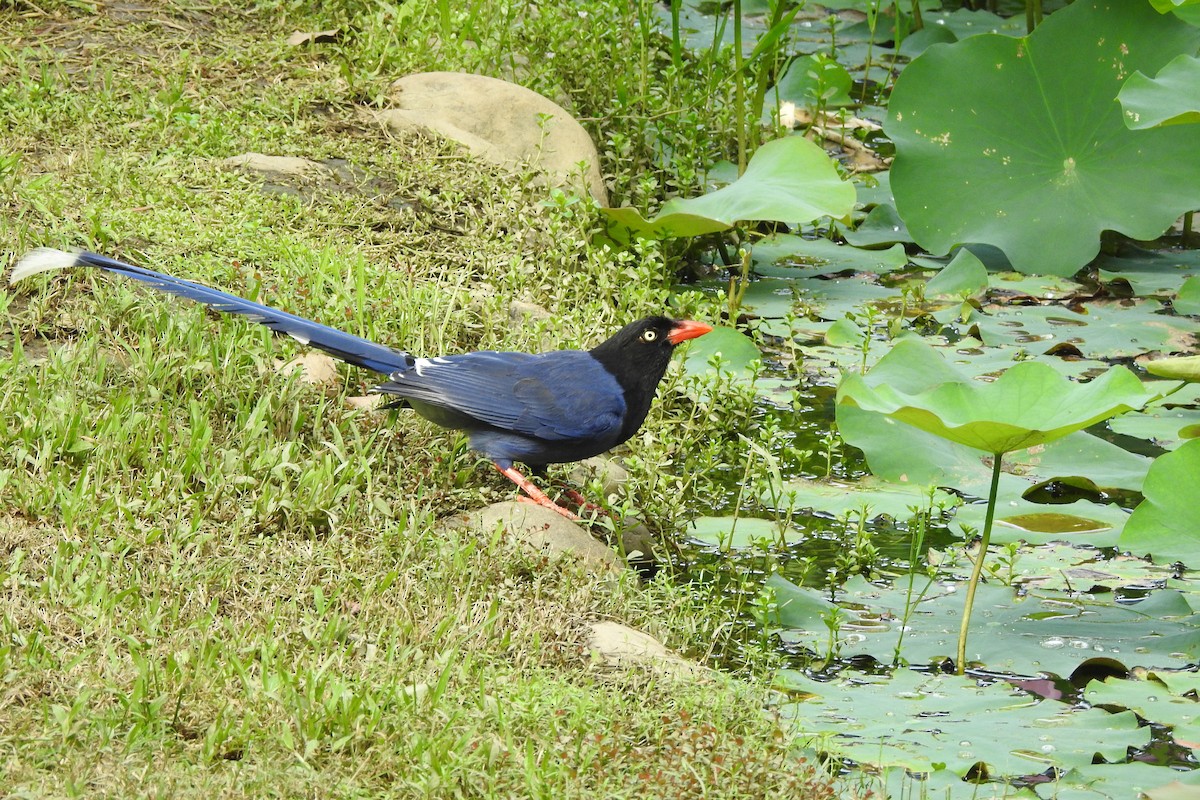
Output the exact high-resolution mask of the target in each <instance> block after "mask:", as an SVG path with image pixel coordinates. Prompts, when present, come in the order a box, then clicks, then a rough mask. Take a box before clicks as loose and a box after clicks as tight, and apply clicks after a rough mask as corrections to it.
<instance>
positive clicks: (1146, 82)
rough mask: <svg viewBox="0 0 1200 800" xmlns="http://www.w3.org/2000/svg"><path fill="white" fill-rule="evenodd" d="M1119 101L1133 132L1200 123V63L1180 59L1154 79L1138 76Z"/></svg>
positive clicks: (1187, 58) (1198, 61)
mask: <svg viewBox="0 0 1200 800" xmlns="http://www.w3.org/2000/svg"><path fill="white" fill-rule="evenodd" d="M1117 99H1118V100H1119V101H1120V102H1121V109H1122V110H1123V111H1124V112H1125V124H1126V125H1127V126H1128V127H1129V128H1130V129H1132V130H1143V129H1145V128H1156V127H1160V126H1163V125H1183V124H1194V123H1197V122H1200V60H1198V59H1196V58H1194V57H1192V56H1189V55H1181V56H1177V57H1176V58H1175V59H1174V60H1172V61H1171V63H1169V64H1167V65H1166V66H1165V67H1163V68H1162V70H1160V71H1159V73H1158V74H1157V75H1155V76H1154V77H1153V78H1147V77H1146V76H1145V75H1143V74H1142V73H1141V72H1140V71H1138V72H1135V73H1133V74H1132V75H1130V76H1129V80H1127V81H1125V85H1124V86H1123V87H1121V93H1120V94H1118V95H1117Z"/></svg>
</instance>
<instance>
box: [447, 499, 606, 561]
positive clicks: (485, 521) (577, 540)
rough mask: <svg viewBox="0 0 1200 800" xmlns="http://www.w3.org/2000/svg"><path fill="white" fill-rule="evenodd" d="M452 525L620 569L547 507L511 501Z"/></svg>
mask: <svg viewBox="0 0 1200 800" xmlns="http://www.w3.org/2000/svg"><path fill="white" fill-rule="evenodd" d="M449 524H451V525H454V526H456V527H467V528H473V529H475V530H479V531H483V532H485V533H489V534H490V533H491V532H492V531H494V530H495V529H496V527H497V526H499V525H503V526H504V530H505V531H507V532H508V533H509V534H510V535H512V536H514V537H516V538H517V539H518V540H519V541H521V542H524V543H525V544H527V545H528V546H530V547H532V548H534V549H537V550H541V551H543V552H546V553H548V554H549V555H552V556H566V555H569V556H573V557H575V558H577V559H579V560H581V561H584V562H586V563H588V564H590V565H592V566H595V567H597V568H599V569H602V570H605V571H608V570H620V569H623V568H624V565H623V564H622V562H621V559H620V558H619V557H618V556H617V554H616V553H614V552H613V551H612V550H611V549H610V548H608V547H605V546H604V545H603V544H601V543H600V542H598V541H596V540H595V539H593V538H592V536H591V534H589V533H588V532H587V531H585V530H584V529H583V528H581V527H580V526H579V525H577V524H575V523H574V522H571V521H570V520H569V519H567V518H566V517H564V516H562V515H561V514H559V513H557V512H555V511H551V510H550V509H548V508H542V507H541V506H538V505H534V504H533V503H522V502H518V501H516V500H508V501H505V502H503V503H493V504H492V505H490V506H487V507H486V508H481V509H479V510H478V511H472V512H470V513H468V514H463V515H461V516H460V517H458V518H456V519H454V520H451V521H450V523H449Z"/></svg>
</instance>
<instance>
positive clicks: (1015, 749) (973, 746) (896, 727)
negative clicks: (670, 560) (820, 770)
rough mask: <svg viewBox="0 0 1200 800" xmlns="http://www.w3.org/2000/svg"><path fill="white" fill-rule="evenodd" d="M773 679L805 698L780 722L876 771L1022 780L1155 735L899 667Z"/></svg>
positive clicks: (1004, 690)
mask: <svg viewBox="0 0 1200 800" xmlns="http://www.w3.org/2000/svg"><path fill="white" fill-rule="evenodd" d="M777 682H778V684H779V686H780V687H781V688H782V689H784V690H785V691H790V692H794V693H797V694H800V695H803V696H805V699H801V700H799V701H797V702H795V703H791V704H788V705H786V706H784V707H782V708H781V709H780V711H781V715H782V716H783V717H784V718H789V719H793V720H795V721H796V722H797V723H798V726H799V727H800V728H801V729H802V730H803V732H804V733H807V734H810V735H811V734H814V733H823V734H825V737H824V738H823V739H822V742H821V748H822V749H823V750H825V751H826V752H828V753H830V754H832V755H835V756H841V757H844V758H849V759H852V760H854V761H855V762H858V763H859V764H869V765H872V766H874V767H879V768H887V767H898V768H903V769H907V770H909V771H911V772H916V773H929V772H937V771H940V770H943V769H944V770H947V771H949V772H950V773H952V774H954V775H957V776H959V777H960V778H961V777H965V776H966V775H967V774H968V773H973V774H976V775H978V774H982V775H985V776H987V777H989V778H1000V777H1003V776H1008V777H1018V776H1021V775H1027V774H1032V773H1038V772H1042V771H1044V770H1046V769H1047V768H1049V767H1052V766H1054V767H1059V768H1070V767H1074V766H1084V765H1089V764H1091V763H1092V761H1093V759H1094V758H1095V756H1096V755H1100V756H1101V757H1103V758H1105V759H1109V760H1121V759H1123V758H1124V757H1125V753H1126V750H1127V749H1128V748H1130V747H1140V746H1143V745H1145V744H1146V743H1147V742H1148V741H1149V738H1150V736H1149V730H1147V729H1145V728H1141V729H1139V727H1138V721H1137V718H1136V717H1135V716H1134V715H1133V714H1132V713H1128V712H1126V713H1124V714H1108V713H1106V712H1104V711H1099V710H1095V709H1089V710H1086V711H1071V710H1069V709H1067V708H1066V707H1064V706H1057V707H1056V706H1055V705H1052V704H1050V702H1049V701H1040V702H1039V701H1036V700H1032V699H1031V698H1030V697H1029V696H1028V695H1024V694H1021V693H1019V692H1017V691H1015V690H1014V689H1012V688H1011V687H1009V686H1006V685H1005V684H1002V683H997V684H990V685H985V686H978V685H976V683H975V682H974V681H970V680H963V679H961V678H954V677H952V676H948V675H938V674H929V673H918V672H913V671H911V670H903V669H902V670H897V671H896V672H895V674H894V675H892V676H891V678H890V679H889V678H879V677H867V676H864V677H855V678H853V679H846V678H840V679H837V680H834V681H831V682H822V681H815V680H812V679H811V678H808V677H806V676H804V675H802V674H800V673H796V672H787V671H785V672H784V673H782V674H781V675H780V676H779V679H778V681H777ZM964 788H965V789H978V787H964ZM967 796H971V795H970V794H967Z"/></svg>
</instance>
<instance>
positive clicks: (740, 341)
mask: <svg viewBox="0 0 1200 800" xmlns="http://www.w3.org/2000/svg"><path fill="white" fill-rule="evenodd" d="M714 358H718V359H720V363H721V369H723V370H726V371H729V372H732V373H733V374H734V375H735V376H736V377H738V378H739V379H742V380H753V379H754V376H755V375H756V373H757V369H756V363H757V362H759V361H761V360H762V353H760V352H759V351H758V347H757V346H755V344H754V341H753V340H752V339H751V338H750V337H749V336H746V335H745V334H743V333H742V332H741V331H738V330H735V329H733V328H727V327H717V328H713V329H712V330H711V331H709V332H708V333H706V334H705V335H704V336H702V337H700V338H699V339H697V340H696V341H694V342H692V344H691V345H690V346H689V347H688V350H687V356H686V357H685V358H684V359H683V368H684V371H685V372H687V374H689V375H703V374H705V373H706V372H708V371H709V370H711V369H712V366H711V363H712V360H713V359H714Z"/></svg>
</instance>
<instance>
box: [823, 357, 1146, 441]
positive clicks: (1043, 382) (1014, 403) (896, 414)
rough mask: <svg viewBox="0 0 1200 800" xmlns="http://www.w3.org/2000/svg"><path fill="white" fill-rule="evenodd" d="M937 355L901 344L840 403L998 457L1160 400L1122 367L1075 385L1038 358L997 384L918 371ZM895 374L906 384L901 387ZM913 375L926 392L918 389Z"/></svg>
mask: <svg viewBox="0 0 1200 800" xmlns="http://www.w3.org/2000/svg"><path fill="white" fill-rule="evenodd" d="M931 358H932V359H937V360H941V356H939V355H937V354H936V353H935V352H934V350H933V349H932V348H931V347H929V346H928V345H927V344H925V343H924V342H923V341H921V340H919V339H905V340H902V341H901V342H899V343H898V344H897V345H896V346H895V347H894V348H892V351H891V352H890V353H889V354H888V355H887V356H885V357H884V358H883V359H881V360H880V362H879V363H878V364H877V365H876V366H875V368H874V369H872V370H871V371H870V372H869V373H868V374H867V375H866V376H861V375H854V374H850V375H846V376H845V378H843V380H842V384H841V386H840V387H839V389H838V403H839V404H849V405H855V406H858V407H860V408H863V409H865V410H868V411H875V412H878V413H881V414H886V415H887V416H889V417H891V418H893V419H896V420H898V421H900V422H906V423H908V424H910V425H914V426H916V427H918V428H920V429H922V430H925V431H928V432H930V433H933V434H935V435H937V436H940V437H942V438H944V439H948V440H950V441H953V442H958V443H959V444H965V445H967V446H968V447H974V448H977V449H979V450H983V451H985V452H988V453H992V454H994V455H1000V454H1002V453H1007V452H1010V451H1012V450H1019V449H1023V448H1027V447H1032V446H1034V445H1037V444H1044V443H1045V442H1049V441H1053V440H1054V439H1057V438H1059V437H1061V436H1065V435H1066V434H1068V433H1071V432H1072V431H1077V430H1080V429H1082V428H1086V427H1087V426H1089V425H1092V424H1094V423H1096V422H1100V421H1101V420H1104V419H1107V418H1109V417H1111V416H1114V415H1115V414H1119V413H1121V412H1123V411H1129V410H1132V409H1136V408H1141V407H1142V406H1143V405H1145V404H1146V403H1148V402H1149V401H1150V400H1153V399H1154V398H1155V397H1157V396H1158V395H1157V394H1156V393H1154V392H1153V391H1147V390H1146V388H1145V387H1144V386H1143V385H1142V382H1141V381H1140V380H1138V378H1137V376H1136V375H1134V374H1133V373H1132V372H1130V371H1129V370H1127V369H1125V368H1124V367H1114V368H1113V369H1111V370H1109V371H1108V372H1106V373H1104V374H1103V375H1101V376H1100V377H1098V378H1096V379H1095V380H1092V381H1089V382H1088V383H1076V382H1073V381H1070V380H1068V379H1066V378H1064V377H1062V376H1061V375H1059V374H1058V373H1057V372H1056V371H1055V370H1054V369H1053V368H1051V367H1049V366H1047V365H1046V364H1043V363H1041V362H1036V361H1027V362H1021V363H1018V364H1016V365H1015V366H1013V367H1012V368H1010V369H1009V370H1007V371H1006V372H1005V373H1004V374H1003V375H1001V376H1000V377H999V378H997V379H996V380H995V381H993V382H991V383H983V382H980V381H974V380H971V379H969V378H966V377H965V376H962V375H959V374H957V373H955V372H954V370H952V369H951V368H950V367H949V365H946V364H945V363H944V361H943V367H944V369H941V370H939V372H941V375H939V376H935V375H931V374H929V373H924V374H921V373H918V374H916V375H914V374H913V371H914V369H920V367H919V366H918V365H921V364H928V363H930V359H931ZM947 372H948V373H950V375H951V377H946V373H947ZM895 375H903V376H904V377H905V378H907V379H908V380H906V382H905V383H903V384H898V383H897V382H896V380H895V379H894V377H893V376H895ZM914 378H916V379H917V380H919V381H920V383H919V386H920V387H921V388H919V389H918V390H916V391H913V386H912V383H913V380H912V379H914Z"/></svg>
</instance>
